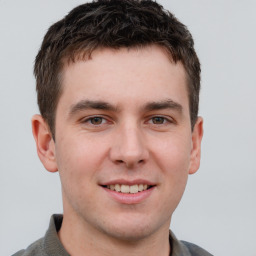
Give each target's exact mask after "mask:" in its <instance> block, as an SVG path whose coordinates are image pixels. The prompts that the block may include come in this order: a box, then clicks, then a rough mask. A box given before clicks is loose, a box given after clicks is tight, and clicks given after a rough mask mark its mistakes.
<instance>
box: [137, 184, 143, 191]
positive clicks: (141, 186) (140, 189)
mask: <svg viewBox="0 0 256 256" xmlns="http://www.w3.org/2000/svg"><path fill="white" fill-rule="evenodd" d="M138 190H139V191H140V192H141V191H143V184H140V185H139V188H138Z"/></svg>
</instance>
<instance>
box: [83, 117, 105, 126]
mask: <svg viewBox="0 0 256 256" xmlns="http://www.w3.org/2000/svg"><path fill="white" fill-rule="evenodd" d="M107 122H108V121H107V119H106V118H104V117H101V116H91V117H88V118H85V119H83V120H82V123H83V124H86V125H89V126H92V127H93V126H101V125H104V124H106V123H107Z"/></svg>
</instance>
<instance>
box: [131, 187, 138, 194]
mask: <svg viewBox="0 0 256 256" xmlns="http://www.w3.org/2000/svg"><path fill="white" fill-rule="evenodd" d="M138 191H139V187H138V185H132V186H130V193H132V194H135V193H138Z"/></svg>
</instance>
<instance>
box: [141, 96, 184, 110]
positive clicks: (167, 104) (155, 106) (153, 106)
mask: <svg viewBox="0 0 256 256" xmlns="http://www.w3.org/2000/svg"><path fill="white" fill-rule="evenodd" d="M142 109H144V110H146V111H153V110H161V109H174V110H177V111H178V112H182V109H183V108H182V105H181V104H179V103H177V102H175V101H173V100H171V99H167V100H163V101H159V102H150V103H147V104H146V105H145V106H144V107H143V108H142Z"/></svg>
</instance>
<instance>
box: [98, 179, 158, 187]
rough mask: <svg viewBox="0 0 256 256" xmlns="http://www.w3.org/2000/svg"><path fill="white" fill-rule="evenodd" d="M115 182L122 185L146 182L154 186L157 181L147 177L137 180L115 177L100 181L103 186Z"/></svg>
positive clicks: (145, 183)
mask: <svg viewBox="0 0 256 256" xmlns="http://www.w3.org/2000/svg"><path fill="white" fill-rule="evenodd" d="M114 184H122V185H129V186H132V185H136V184H144V185H149V186H154V185H156V183H154V182H151V181H148V180H145V179H136V180H126V179H115V180H111V181H107V182H103V183H100V185H101V186H108V185H114Z"/></svg>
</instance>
